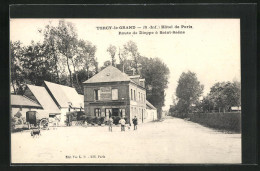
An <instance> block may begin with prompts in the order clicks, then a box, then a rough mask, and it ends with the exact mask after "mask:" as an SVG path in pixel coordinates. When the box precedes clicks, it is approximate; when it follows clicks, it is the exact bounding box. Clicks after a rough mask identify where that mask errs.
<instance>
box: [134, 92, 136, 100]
mask: <svg viewBox="0 0 260 171" xmlns="http://www.w3.org/2000/svg"><path fill="white" fill-rule="evenodd" d="M134 101H136V98H135V90H134Z"/></svg>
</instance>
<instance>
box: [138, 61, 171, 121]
mask: <svg viewBox="0 0 260 171" xmlns="http://www.w3.org/2000/svg"><path fill="white" fill-rule="evenodd" d="M140 63H141V66H142V68H141V73H140V74H141V77H142V78H145V82H146V84H145V86H146V94H147V97H146V99H147V100H148V101H149V102H151V103H152V104H153V105H154V106H155V107H156V108H157V111H158V113H157V115H158V118H159V119H160V118H161V115H162V107H163V106H164V101H165V89H166V88H167V84H168V77H169V74H170V71H169V68H168V67H167V65H166V64H165V63H163V62H162V61H161V60H160V59H159V58H146V57H140Z"/></svg>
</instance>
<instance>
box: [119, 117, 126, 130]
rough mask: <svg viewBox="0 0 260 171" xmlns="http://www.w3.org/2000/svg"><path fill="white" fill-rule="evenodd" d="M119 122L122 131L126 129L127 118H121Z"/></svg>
mask: <svg viewBox="0 0 260 171" xmlns="http://www.w3.org/2000/svg"><path fill="white" fill-rule="evenodd" d="M119 123H120V124H121V131H125V119H124V118H121V119H120V121H119Z"/></svg>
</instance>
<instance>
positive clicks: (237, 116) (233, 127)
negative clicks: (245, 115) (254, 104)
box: [188, 113, 241, 133]
mask: <svg viewBox="0 0 260 171" xmlns="http://www.w3.org/2000/svg"><path fill="white" fill-rule="evenodd" d="M188 118H190V120H191V121H193V122H196V123H199V124H201V125H204V126H207V127H211V128H215V129H220V130H225V131H232V132H239V133H240V132H241V113H193V114H188Z"/></svg>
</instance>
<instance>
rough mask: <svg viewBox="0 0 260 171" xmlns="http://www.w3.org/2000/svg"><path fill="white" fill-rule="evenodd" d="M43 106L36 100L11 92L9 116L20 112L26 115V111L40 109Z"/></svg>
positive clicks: (23, 115)
mask: <svg viewBox="0 0 260 171" xmlns="http://www.w3.org/2000/svg"><path fill="white" fill-rule="evenodd" d="M42 109H43V107H42V106H41V105H40V104H38V103H37V102H36V101H34V100H32V99H30V98H28V97H26V96H22V95H14V94H11V116H12V117H13V116H14V115H15V114H17V113H18V112H20V113H21V114H22V117H26V112H27V111H31V110H42Z"/></svg>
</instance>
